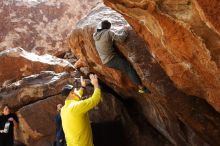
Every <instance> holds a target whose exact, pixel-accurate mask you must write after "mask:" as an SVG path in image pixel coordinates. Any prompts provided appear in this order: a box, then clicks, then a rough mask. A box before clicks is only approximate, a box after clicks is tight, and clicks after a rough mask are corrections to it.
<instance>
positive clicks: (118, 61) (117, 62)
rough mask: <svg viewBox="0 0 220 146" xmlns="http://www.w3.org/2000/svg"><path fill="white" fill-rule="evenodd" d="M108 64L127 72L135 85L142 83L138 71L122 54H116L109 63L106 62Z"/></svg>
mask: <svg viewBox="0 0 220 146" xmlns="http://www.w3.org/2000/svg"><path fill="white" fill-rule="evenodd" d="M106 66H108V67H110V68H114V69H117V70H120V71H122V72H123V73H125V74H127V75H128V76H129V77H130V79H131V80H132V81H133V83H134V84H135V85H140V84H141V81H140V78H139V76H138V75H137V72H136V71H135V70H134V68H133V67H132V66H131V64H130V63H129V62H128V61H127V60H126V59H124V58H122V57H120V56H114V57H113V58H112V59H111V60H110V61H109V62H108V63H106Z"/></svg>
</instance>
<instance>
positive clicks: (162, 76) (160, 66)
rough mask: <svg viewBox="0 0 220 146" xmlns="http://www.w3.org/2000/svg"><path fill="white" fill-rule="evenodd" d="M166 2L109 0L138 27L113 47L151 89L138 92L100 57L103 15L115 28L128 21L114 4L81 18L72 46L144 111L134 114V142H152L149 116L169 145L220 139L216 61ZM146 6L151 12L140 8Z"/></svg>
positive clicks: (91, 67) (92, 68) (214, 145)
mask: <svg viewBox="0 0 220 146" xmlns="http://www.w3.org/2000/svg"><path fill="white" fill-rule="evenodd" d="M156 2H157V3H156ZM162 2H163V1H155V2H154V1H141V2H136V1H135V2H134V1H105V4H107V5H108V6H111V7H112V8H114V9H116V10H117V11H119V12H120V13H122V14H123V16H124V17H125V18H126V19H127V20H128V22H129V24H130V25H131V26H132V27H133V28H134V30H133V29H132V28H130V30H129V36H128V38H127V39H126V41H125V42H124V43H115V48H117V51H118V52H119V53H121V54H123V56H124V57H125V58H126V59H127V60H128V61H129V62H130V63H131V64H132V66H133V67H134V68H135V70H136V71H137V73H138V75H139V76H140V78H141V80H142V82H143V83H144V85H145V86H146V87H148V88H149V89H150V90H151V91H152V93H151V94H147V95H145V94H144V95H139V94H138V93H137V91H136V89H135V87H134V86H133V85H132V83H131V81H130V80H129V79H128V77H127V76H126V75H124V74H122V73H121V72H120V71H118V70H114V69H111V68H108V67H106V66H104V65H103V64H101V62H100V58H99V56H98V53H97V51H96V49H95V46H94V41H93V38H92V34H93V32H94V31H95V28H96V26H97V25H99V23H100V21H101V20H105V19H108V20H110V21H111V22H112V29H113V30H116V29H120V28H122V27H123V26H125V25H128V24H127V22H126V20H125V19H124V18H123V17H122V16H121V15H120V14H118V13H117V12H115V11H112V10H111V9H110V8H107V7H105V6H102V5H100V6H98V7H96V8H95V9H94V10H93V11H92V12H91V13H90V14H89V15H88V16H87V17H86V18H84V19H82V20H81V21H80V22H79V23H78V25H77V28H76V29H75V30H73V32H72V34H71V36H70V37H69V45H70V47H71V50H72V52H73V54H75V55H76V56H77V57H78V58H80V59H81V61H82V62H84V66H86V67H87V68H88V69H89V70H90V71H91V72H95V73H97V74H98V75H99V77H100V78H101V80H102V81H103V82H105V83H106V84H107V85H108V86H109V87H111V88H112V89H113V90H114V91H115V92H117V94H118V95H119V96H120V97H121V98H122V99H132V103H136V104H137V107H138V109H139V110H138V112H137V115H138V114H139V115H142V116H143V117H142V118H140V119H141V120H140V121H139V120H136V124H137V125H138V126H139V127H138V129H139V130H140V131H142V132H140V133H136V134H135V135H139V136H140V137H134V139H133V141H134V143H136V145H151V144H150V143H149V141H147V140H146V137H147V134H146V132H145V131H147V129H148V128H147V123H148V122H149V123H150V124H151V125H152V126H153V127H154V128H155V129H156V131H157V132H159V133H160V134H162V135H163V136H164V137H165V138H166V139H167V140H168V141H169V142H170V143H171V145H176V146H185V145H194V146H195V145H198V146H200V145H212V146H217V145H220V140H219V136H220V125H219V122H220V114H219V113H218V112H217V111H216V110H218V101H219V100H218V97H219V96H218V95H219V94H218V93H219V90H218V89H219V88H218V85H219V83H218V82H217V81H218V80H219V74H218V72H219V70H218V67H217V62H215V61H213V60H212V59H211V57H210V56H209V53H208V50H207V49H206V46H205V45H204V43H203V42H202V41H201V37H198V36H197V35H196V34H195V33H194V32H191V31H190V29H189V28H188V27H186V24H185V25H184V23H183V22H180V20H179V19H180V18H179V19H178V20H176V19H177V18H176V19H174V16H173V17H171V16H168V15H165V14H162V13H161V11H160V10H158V7H159V6H161V5H162ZM164 2H165V1H164ZM167 2H170V3H171V2H172V1H167ZM148 3H150V5H148ZM159 4H161V5H159ZM190 4H191V3H190ZM171 6H174V8H176V7H175V5H171ZM180 7H181V6H180ZM147 8H148V9H149V12H148V11H144V10H142V9H147ZM181 8H182V7H181ZM155 11H156V12H155ZM157 11H158V12H157ZM150 12H151V13H150ZM173 13H174V12H173ZM180 13H181V12H180ZM175 14H176V13H175ZM189 14H190V13H189ZM136 15H137V18H136V17H134V16H136ZM154 15H155V16H154ZM154 17H155V18H154ZM183 18H185V17H183ZM145 19H147V20H145ZM148 19H149V20H148ZM175 26H178V27H177V28H175ZM195 28H196V27H195ZM174 32H175V33H174ZM213 33H214V34H215V32H213ZM213 33H212V34H213ZM213 36H215V35H213ZM181 37H182V39H181ZM199 38H200V39H199ZM175 40H176V41H175ZM191 45H192V46H191ZM216 55H217V54H216ZM206 57H207V58H206ZM184 60H185V62H184ZM188 65H189V66H188ZM206 77H207V78H206ZM199 83H200V84H199ZM186 86H187V88H185V87H186ZM183 87H184V88H183ZM199 87H200V88H199ZM186 89H187V90H186ZM206 89H207V90H206ZM208 93H210V94H208ZM211 93H212V94H211ZM206 94H207V95H209V96H205V95H206ZM191 95H194V96H191ZM204 99H206V101H207V102H206V101H204ZM212 101H215V102H212ZM208 103H209V104H210V105H211V106H210V105H209V104H208ZM213 107H214V108H215V109H213ZM130 112H132V110H131V111H130ZM137 119H138V118H137ZM144 119H145V120H144ZM145 121H146V122H145ZM127 126H128V127H129V125H127ZM153 141H154V140H153ZM131 145H132V144H131ZM161 145H163V144H161ZM164 145H166V144H164Z"/></svg>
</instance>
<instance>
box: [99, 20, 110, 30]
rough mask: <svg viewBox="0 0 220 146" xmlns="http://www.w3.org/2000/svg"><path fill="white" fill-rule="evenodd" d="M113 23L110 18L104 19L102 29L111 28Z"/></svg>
mask: <svg viewBox="0 0 220 146" xmlns="http://www.w3.org/2000/svg"><path fill="white" fill-rule="evenodd" d="M110 28H111V23H110V22H109V21H108V20H104V21H102V23H101V29H110Z"/></svg>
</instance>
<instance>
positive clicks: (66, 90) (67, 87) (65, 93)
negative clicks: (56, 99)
mask: <svg viewBox="0 0 220 146" xmlns="http://www.w3.org/2000/svg"><path fill="white" fill-rule="evenodd" d="M72 89H73V86H72V85H70V84H67V85H65V86H64V87H63V89H62V91H61V95H62V96H68V95H69V93H70V92H71V91H72Z"/></svg>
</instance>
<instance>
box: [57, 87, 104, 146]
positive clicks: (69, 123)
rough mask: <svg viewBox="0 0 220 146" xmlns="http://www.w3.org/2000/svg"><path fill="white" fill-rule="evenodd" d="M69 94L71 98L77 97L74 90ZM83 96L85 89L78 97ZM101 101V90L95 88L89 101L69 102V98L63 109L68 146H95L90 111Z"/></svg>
mask: <svg viewBox="0 0 220 146" xmlns="http://www.w3.org/2000/svg"><path fill="white" fill-rule="evenodd" d="M69 86H71V85H69ZM64 88H65V87H64ZM70 88H71V87H70ZM72 88H73V87H72ZM69 94H72V95H69V96H77V95H76V92H72V90H71V92H70V93H69ZM82 95H83V88H81V89H80V90H79V92H78V96H82ZM100 99H101V90H100V88H98V87H95V89H94V93H93V95H92V96H91V97H90V98H88V99H85V100H80V98H74V99H71V100H69V99H68V98H67V100H66V101H65V105H64V106H63V108H62V109H61V118H62V126H63V130H64V133H65V138H66V142H67V146H93V138H92V129H91V125H90V121H89V116H88V111H89V110H90V109H92V108H93V107H95V106H96V105H97V104H98V103H99V102H100Z"/></svg>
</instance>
